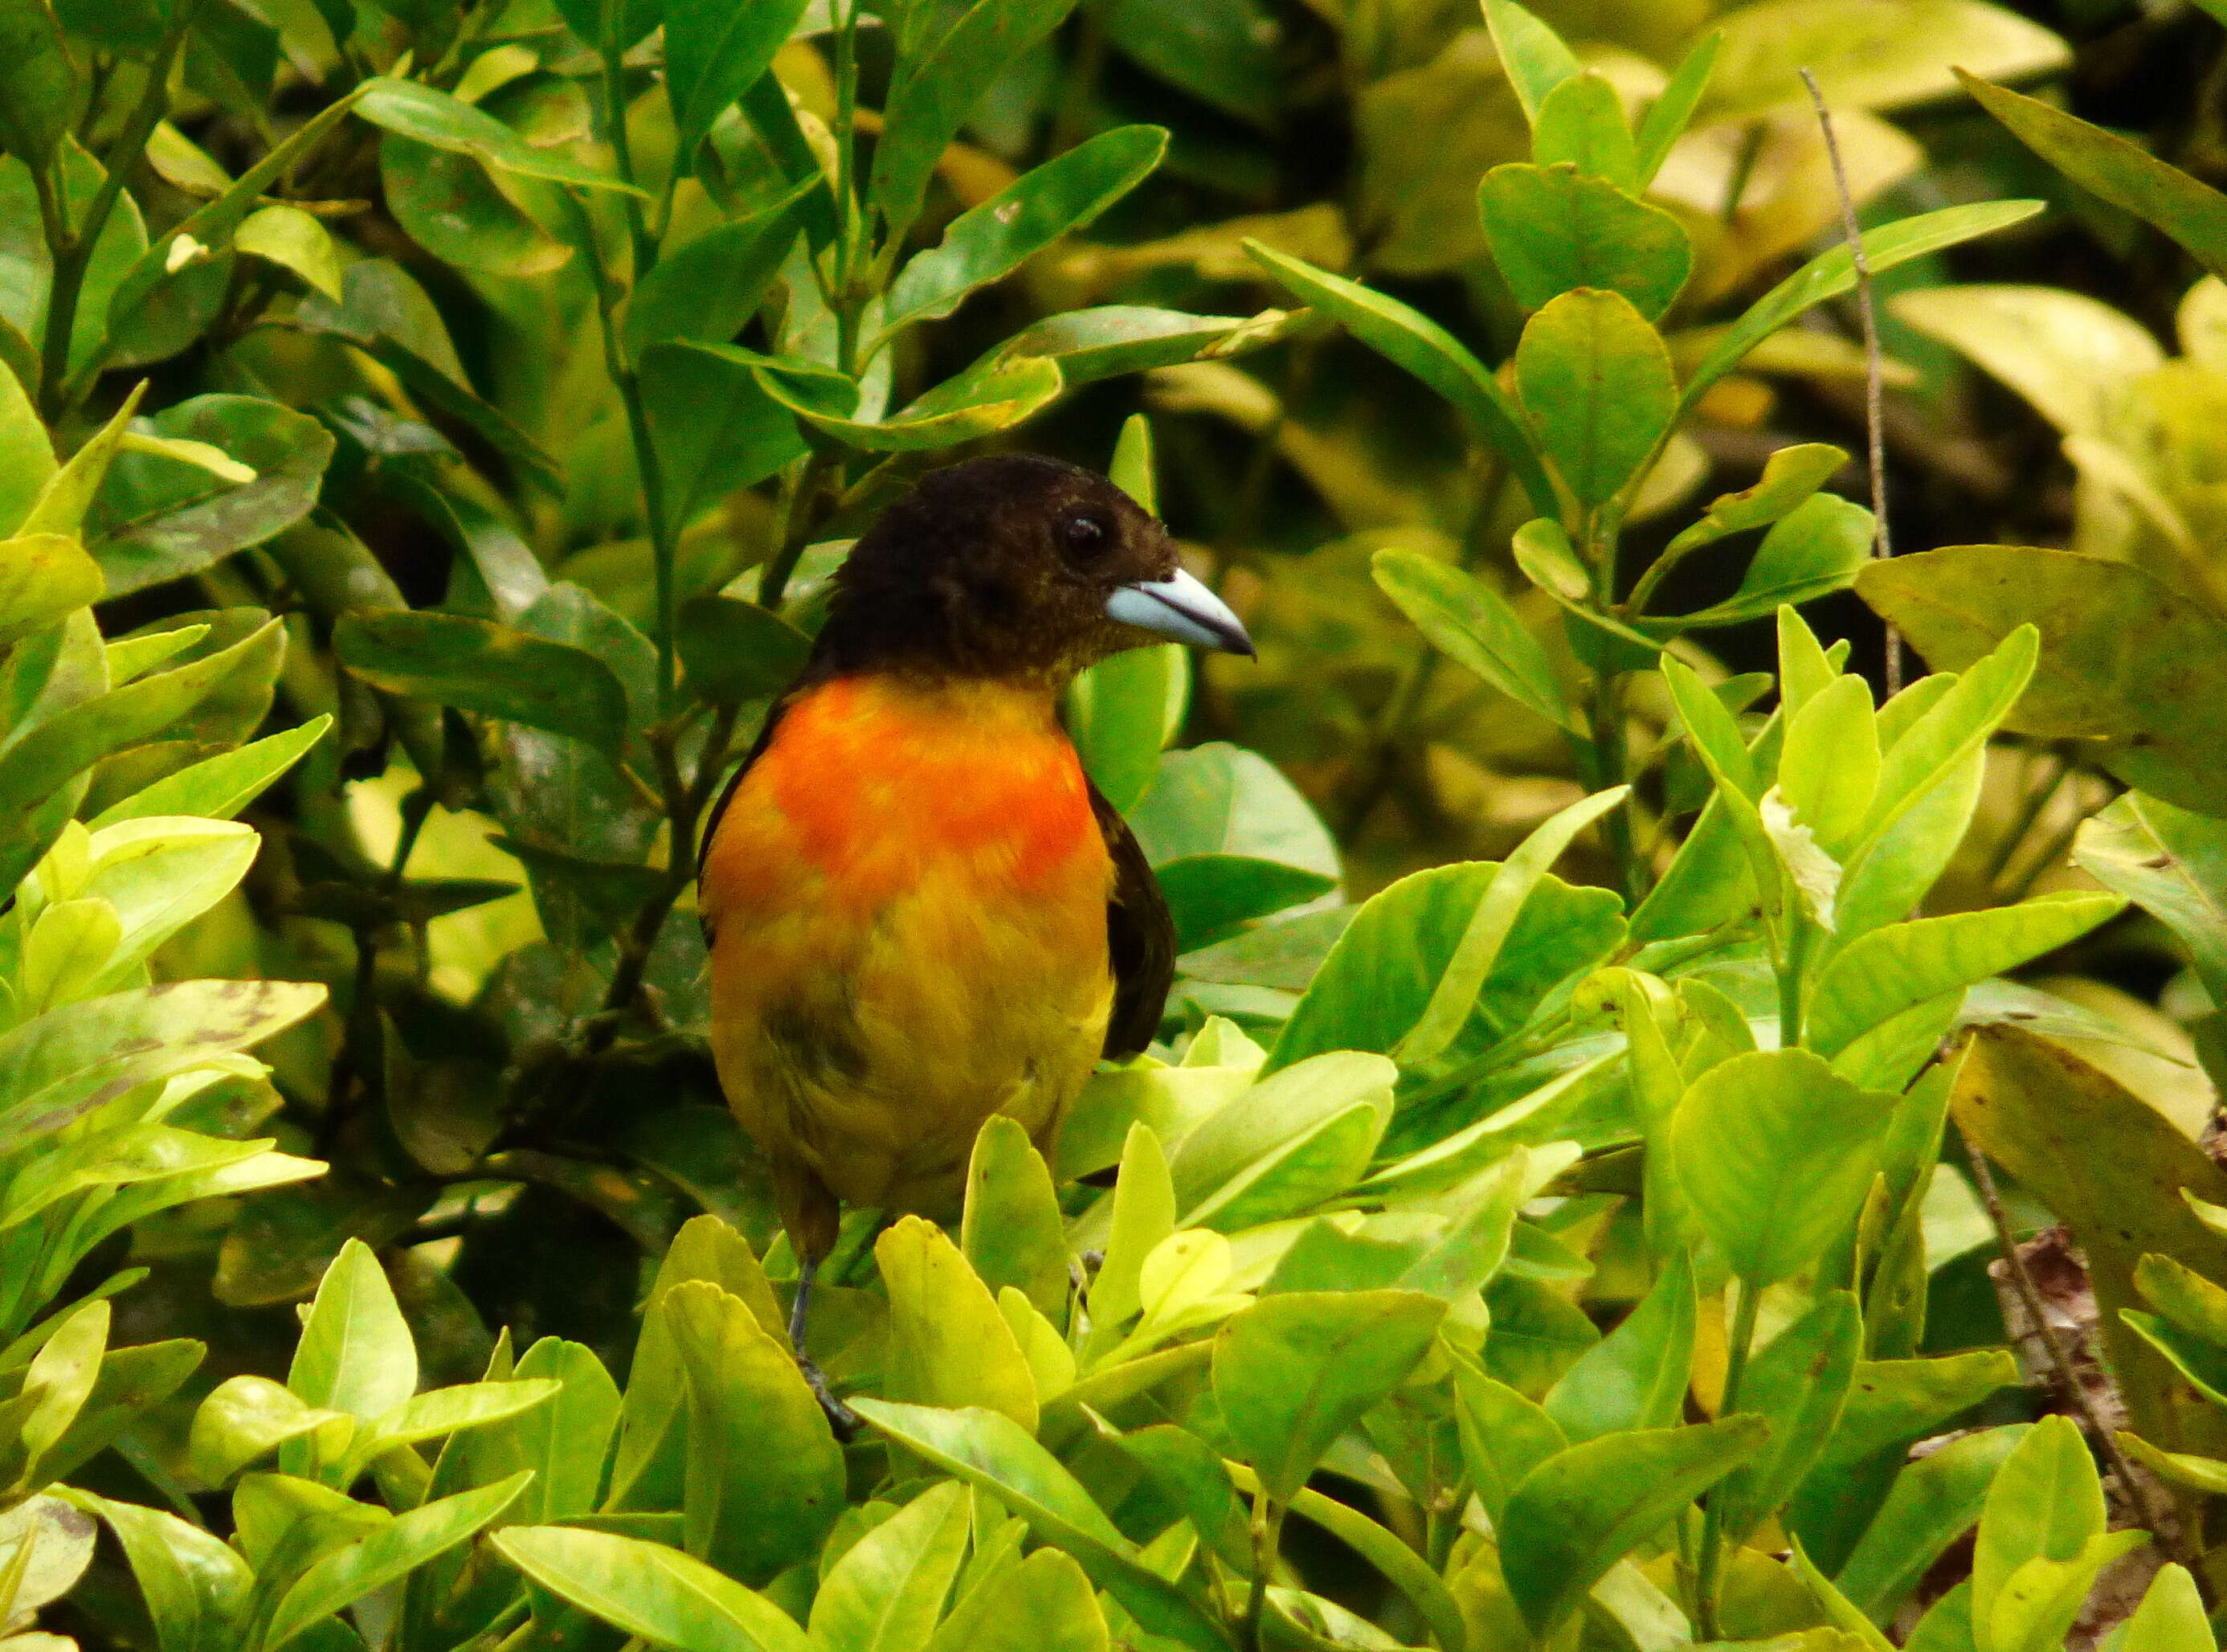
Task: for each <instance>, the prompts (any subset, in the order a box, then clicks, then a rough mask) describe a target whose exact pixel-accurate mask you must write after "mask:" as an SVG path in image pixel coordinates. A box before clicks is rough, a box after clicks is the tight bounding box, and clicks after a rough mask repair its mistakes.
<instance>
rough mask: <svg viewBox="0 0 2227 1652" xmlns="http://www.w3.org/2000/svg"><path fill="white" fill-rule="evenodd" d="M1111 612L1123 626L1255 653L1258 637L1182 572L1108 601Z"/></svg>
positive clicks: (1116, 594)
mask: <svg viewBox="0 0 2227 1652" xmlns="http://www.w3.org/2000/svg"><path fill="white" fill-rule="evenodd" d="M1106 614H1107V618H1109V619H1115V620H1119V621H1120V622H1121V623H1122V624H1124V625H1133V626H1135V627H1136V628H1138V629H1139V630H1140V631H1150V632H1152V633H1154V634H1155V635H1159V636H1164V637H1167V638H1170V639H1171V640H1172V641H1177V642H1189V643H1191V644H1194V645H1196V647H1201V648H1219V649H1220V650H1221V651H1222V653H1224V654H1248V655H1249V654H1252V653H1253V639H1252V638H1251V637H1249V636H1248V635H1245V627H1244V625H1243V624H1242V623H1241V622H1240V621H1239V620H1238V617H1237V616H1235V614H1233V613H1231V612H1230V611H1229V604H1228V603H1225V602H1223V601H1222V598H1220V597H1219V596H1216V595H1215V594H1214V593H1213V592H1212V591H1210V590H1208V589H1207V588H1206V586H1205V585H1204V584H1202V583H1201V582H1199V581H1198V580H1196V579H1194V578H1192V577H1190V575H1189V574H1187V573H1185V572H1184V571H1183V570H1182V569H1180V568H1178V569H1177V570H1176V571H1175V572H1174V573H1173V574H1172V575H1171V576H1170V577H1168V578H1165V579H1140V580H1139V581H1138V582H1137V583H1136V584H1133V585H1124V586H1122V587H1121V588H1120V590H1117V591H1115V592H1114V594H1113V595H1112V596H1109V597H1107V599H1106Z"/></svg>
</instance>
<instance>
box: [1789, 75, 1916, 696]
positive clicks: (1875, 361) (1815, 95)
mask: <svg viewBox="0 0 2227 1652" xmlns="http://www.w3.org/2000/svg"><path fill="white" fill-rule="evenodd" d="M1801 74H1802V84H1803V86H1807V87H1809V101H1810V102H1811V103H1812V104H1814V105H1815V106H1816V110H1817V128H1818V130H1819V131H1821V132H1822V133H1823V134H1824V137H1825V158H1826V159H1827V160H1828V162H1830V163H1832V168H1833V190H1834V193H1835V195H1838V196H1839V197H1840V202H1841V235H1842V236H1843V237H1844V238H1845V239H1847V243H1848V258H1849V262H1850V263H1851V264H1852V265H1854V268H1855V271H1856V316H1857V319H1858V320H1859V322H1860V323H1861V324H1862V328H1863V335H1864V437H1865V446H1866V450H1867V451H1868V454H1869V457H1870V462H1871V473H1872V524H1873V541H1872V554H1873V555H1874V556H1876V557H1877V558H1879V560H1880V561H1882V562H1885V561H1887V560H1889V559H1891V558H1892V557H1893V555H1894V541H1893V539H1892V538H1891V537H1889V535H1888V533H1887V525H1886V436H1885V435H1884V433H1883V431H1884V427H1885V424H1886V415H1885V412H1884V407H1885V403H1886V357H1885V355H1884V354H1882V353H1881V351H1880V349H1879V312H1878V309H1877V306H1876V305H1875V304H1874V303H1873V301H1872V266H1871V260H1870V259H1869V258H1866V257H1865V256H1864V234H1863V231H1862V229H1861V228H1860V226H1858V225H1857V223H1856V201H1855V197H1854V195H1851V194H1850V193H1849V191H1848V169H1847V167H1846V166H1845V165H1844V164H1842V163H1841V140H1840V139H1839V138H1838V137H1835V136H1834V133H1833V114H1832V111H1830V110H1828V108H1826V107H1825V94H1824V93H1823V92H1821V91H1819V90H1818V89H1817V77H1816V76H1815V75H1814V74H1812V73H1810V72H1809V70H1808V69H1807V68H1804V69H1803V70H1802V71H1801ZM1886 692H1887V693H1888V694H1889V695H1890V696H1892V695H1895V694H1898V693H1900V692H1902V631H1901V628H1899V627H1898V626H1895V625H1892V624H1890V625H1889V626H1888V627H1887V628H1886Z"/></svg>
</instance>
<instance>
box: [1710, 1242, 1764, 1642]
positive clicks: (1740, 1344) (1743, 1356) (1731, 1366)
mask: <svg viewBox="0 0 2227 1652" xmlns="http://www.w3.org/2000/svg"><path fill="white" fill-rule="evenodd" d="M1762 1303H1763V1292H1760V1291H1758V1290H1757V1289H1755V1287H1754V1286H1752V1285H1750V1284H1749V1283H1748V1282H1747V1281H1746V1280H1745V1279H1742V1280H1741V1281H1740V1282H1739V1306H1738V1307H1737V1308H1735V1309H1733V1311H1732V1345H1731V1349H1730V1350H1729V1354H1728V1357H1727V1358H1726V1363H1725V1394H1724V1398H1723V1399H1722V1400H1720V1401H1719V1402H1718V1405H1717V1415H1718V1416H1720V1417H1730V1416H1732V1415H1733V1414H1734V1413H1737V1412H1738V1411H1739V1391H1740V1385H1741V1382H1742V1381H1743V1380H1745V1377H1746V1375H1747V1362H1748V1355H1750V1354H1751V1353H1752V1352H1753V1351H1754V1349H1755V1316H1756V1310H1757V1309H1758V1308H1759V1307H1760V1306H1761V1305H1762ZM1724 1560H1725V1515H1724V1499H1723V1498H1721V1497H1720V1496H1717V1495H1716V1494H1715V1493H1714V1492H1711V1493H1710V1494H1709V1495H1708V1496H1707V1499H1706V1500H1705V1501H1704V1502H1703V1503H1702V1505H1701V1563H1700V1565H1699V1566H1696V1567H1695V1568H1694V1617H1695V1619H1696V1623H1695V1628H1696V1629H1698V1630H1700V1638H1701V1639H1702V1640H1704V1641H1714V1640H1720V1639H1722V1638H1723V1636H1722V1631H1721V1629H1720V1625H1719V1623H1718V1622H1717V1590H1718V1587H1719V1585H1720V1582H1721V1580H1722V1579H1721V1574H1722V1572H1723V1570H1724Z"/></svg>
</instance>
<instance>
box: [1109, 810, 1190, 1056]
mask: <svg viewBox="0 0 2227 1652" xmlns="http://www.w3.org/2000/svg"><path fill="white" fill-rule="evenodd" d="M1090 810H1091V813H1094V814H1095V815H1096V816H1097V817H1098V829H1099V831H1100V832H1101V833H1103V834H1104V836H1105V839H1106V852H1107V854H1109V855H1111V856H1112V857H1113V858H1114V893H1113V895H1112V896H1111V897H1109V898H1108V899H1107V903H1106V947H1107V954H1108V956H1109V957H1110V958H1111V960H1112V961H1113V965H1114V1013H1113V1014H1112V1015H1111V1016H1109V1017H1107V1022H1106V1051H1105V1054H1106V1058H1107V1060H1108V1061H1117V1062H1118V1061H1126V1060H1127V1059H1128V1058H1129V1057H1130V1056H1134V1055H1137V1054H1139V1052H1140V1051H1142V1050H1143V1049H1144V1048H1145V1046H1146V1045H1147V1044H1149V1043H1152V1038H1153V1036H1154V1035H1155V1034H1157V1033H1158V1031H1159V1030H1160V1012H1161V1011H1163V1010H1165V1009H1166V1008H1167V1003H1168V988H1169V986H1170V985H1171V984H1173V982H1174V980H1175V978H1176V926H1175V923H1174V922H1173V921H1172V920H1171V919H1170V917H1169V916H1168V903H1167V900H1166V898H1165V896H1162V895H1161V893H1160V883H1159V880H1158V878H1156V877H1153V876H1152V865H1151V864H1150V863H1149V862H1147V861H1146V860H1145V852H1144V850H1143V849H1142V848H1140V847H1139V845H1138V843H1137V839H1136V838H1135V836H1134V835H1133V834H1132V833H1131V832H1130V830H1129V823H1128V822H1127V821H1126V820H1123V819H1122V818H1121V812H1120V810H1119V809H1117V808H1115V807H1114V806H1113V805H1112V804H1111V803H1108V802H1107V800H1106V799H1105V798H1104V797H1103V796H1102V795H1101V794H1100V793H1099V790H1098V788H1097V787H1095V786H1093V787H1092V788H1090Z"/></svg>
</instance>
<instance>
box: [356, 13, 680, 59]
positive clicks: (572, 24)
mask: <svg viewBox="0 0 2227 1652" xmlns="http://www.w3.org/2000/svg"><path fill="white" fill-rule="evenodd" d="M417 3H422V0H399V3H397V4H393V5H389V6H387V7H386V10H391V11H394V12H396V13H398V14H405V15H406V13H405V8H411V7H413V5H414V4H417ZM556 7H557V14H558V16H560V17H562V18H564V20H565V26H566V27H567V28H569V29H571V31H572V32H573V33H574V34H576V35H578V36H579V37H580V38H581V39H582V40H584V41H586V42H587V43H588V44H589V46H590V47H591V48H594V49H595V50H596V51H597V52H602V51H603V50H604V49H605V48H609V50H611V51H614V52H619V53H624V52H626V51H628V50H630V49H631V48H633V47H635V45H637V44H639V43H640V42H641V38H642V36H643V35H647V34H648V33H649V31H650V30H651V29H654V28H656V27H657V22H658V13H659V11H660V6H659V5H658V3H657V0H609V3H606V0H556ZM340 32H341V31H340V30H338V29H335V30H334V34H335V37H337V36H338V35H339V34H340Z"/></svg>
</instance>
